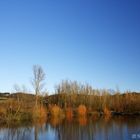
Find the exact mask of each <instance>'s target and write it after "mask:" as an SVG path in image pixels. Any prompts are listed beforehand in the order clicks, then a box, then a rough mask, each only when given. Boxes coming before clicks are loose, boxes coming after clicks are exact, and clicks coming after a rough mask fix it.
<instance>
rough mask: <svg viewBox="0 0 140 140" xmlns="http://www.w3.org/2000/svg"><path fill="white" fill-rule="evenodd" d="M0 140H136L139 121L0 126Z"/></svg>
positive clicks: (88, 120) (89, 120)
mask: <svg viewBox="0 0 140 140" xmlns="http://www.w3.org/2000/svg"><path fill="white" fill-rule="evenodd" d="M0 140H140V117H138V116H137V117H119V116H116V117H113V118H111V119H108V118H85V117H83V118H78V119H71V118H70V119H68V120H65V119H63V120H62V119H58V118H56V119H53V118H52V119H50V120H48V121H47V122H43V121H42V122H39V123H36V124H29V123H26V124H23V125H21V124H20V125H16V124H15V126H12V127H11V126H9V127H8V126H0Z"/></svg>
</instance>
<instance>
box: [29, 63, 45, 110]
mask: <svg viewBox="0 0 140 140" xmlns="http://www.w3.org/2000/svg"><path fill="white" fill-rule="evenodd" d="M44 80H45V73H44V71H43V69H42V67H41V66H39V65H34V66H33V79H32V85H33V88H34V91H35V96H36V102H35V105H36V107H37V102H38V95H39V94H40V93H41V91H42V89H43V87H44Z"/></svg>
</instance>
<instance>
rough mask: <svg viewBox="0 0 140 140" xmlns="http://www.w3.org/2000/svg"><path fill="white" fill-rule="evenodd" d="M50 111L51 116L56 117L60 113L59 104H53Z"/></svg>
mask: <svg viewBox="0 0 140 140" xmlns="http://www.w3.org/2000/svg"><path fill="white" fill-rule="evenodd" d="M50 113H51V115H52V116H53V117H58V116H61V115H62V110H61V108H60V107H59V106H57V105H54V106H52V107H51V109H50Z"/></svg>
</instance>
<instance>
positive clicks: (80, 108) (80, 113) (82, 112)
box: [78, 105, 87, 116]
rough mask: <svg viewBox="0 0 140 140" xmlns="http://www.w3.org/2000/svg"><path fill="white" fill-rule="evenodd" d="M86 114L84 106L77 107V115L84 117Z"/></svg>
mask: <svg viewBox="0 0 140 140" xmlns="http://www.w3.org/2000/svg"><path fill="white" fill-rule="evenodd" d="M86 114H87V108H86V106H85V105H79V107H78V115H79V116H85V115H86Z"/></svg>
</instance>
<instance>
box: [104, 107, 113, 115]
mask: <svg viewBox="0 0 140 140" xmlns="http://www.w3.org/2000/svg"><path fill="white" fill-rule="evenodd" d="M104 115H105V116H106V117H111V111H110V110H109V109H108V108H107V107H104Z"/></svg>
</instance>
